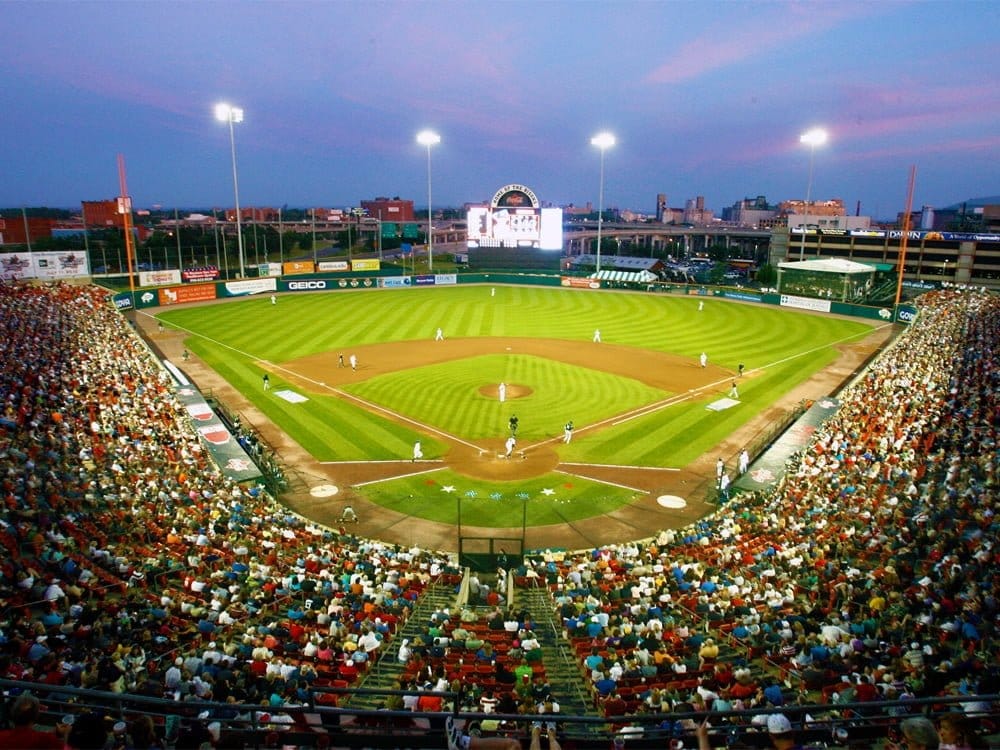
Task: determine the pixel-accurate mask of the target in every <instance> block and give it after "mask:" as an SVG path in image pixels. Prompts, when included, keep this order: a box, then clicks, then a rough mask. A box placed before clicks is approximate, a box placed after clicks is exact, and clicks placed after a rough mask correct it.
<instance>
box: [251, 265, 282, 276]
mask: <svg viewBox="0 0 1000 750" xmlns="http://www.w3.org/2000/svg"><path fill="white" fill-rule="evenodd" d="M257 275H258V276H281V264H280V263H261V264H260V265H258V266H257Z"/></svg>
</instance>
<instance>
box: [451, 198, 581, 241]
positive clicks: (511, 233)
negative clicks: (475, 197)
mask: <svg viewBox="0 0 1000 750" xmlns="http://www.w3.org/2000/svg"><path fill="white" fill-rule="evenodd" d="M466 218H467V222H468V223H467V227H468V239H467V243H466V244H467V246H468V247H469V248H470V249H476V248H534V249H537V250H562V247H563V236H562V234H563V233H562V228H563V227H562V209H561V208H541V207H539V204H538V199H537V198H536V197H535V194H534V193H533V192H532V191H531V190H530V189H529V188H527V187H525V186H524V185H505V186H504V187H502V188H500V189H499V190H498V191H497V192H496V193H495V194H494V196H493V199H492V200H491V201H490V204H489V205H488V206H472V207H470V208H469V212H468V215H467V217H466Z"/></svg>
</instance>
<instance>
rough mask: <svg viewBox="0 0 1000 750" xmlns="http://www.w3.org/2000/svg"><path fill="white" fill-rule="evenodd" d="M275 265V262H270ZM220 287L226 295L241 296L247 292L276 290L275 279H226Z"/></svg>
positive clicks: (260, 292) (276, 282)
mask: <svg viewBox="0 0 1000 750" xmlns="http://www.w3.org/2000/svg"><path fill="white" fill-rule="evenodd" d="M272 265H275V264H272ZM222 288H223V289H224V290H225V295H224V296H226V297H242V296H244V295H247V294H266V293H268V292H276V291H277V290H278V280H277V279H273V278H271V279H243V280H242V281H227V282H226V283H225V284H224V285H223V286H222Z"/></svg>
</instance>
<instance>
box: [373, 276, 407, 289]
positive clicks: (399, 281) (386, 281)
mask: <svg viewBox="0 0 1000 750" xmlns="http://www.w3.org/2000/svg"><path fill="white" fill-rule="evenodd" d="M378 281H379V284H380V285H381V286H382V288H383V289H402V288H403V287H408V286H409V285H410V277H409V276H384V277H382V278H381V279H379V280H378Z"/></svg>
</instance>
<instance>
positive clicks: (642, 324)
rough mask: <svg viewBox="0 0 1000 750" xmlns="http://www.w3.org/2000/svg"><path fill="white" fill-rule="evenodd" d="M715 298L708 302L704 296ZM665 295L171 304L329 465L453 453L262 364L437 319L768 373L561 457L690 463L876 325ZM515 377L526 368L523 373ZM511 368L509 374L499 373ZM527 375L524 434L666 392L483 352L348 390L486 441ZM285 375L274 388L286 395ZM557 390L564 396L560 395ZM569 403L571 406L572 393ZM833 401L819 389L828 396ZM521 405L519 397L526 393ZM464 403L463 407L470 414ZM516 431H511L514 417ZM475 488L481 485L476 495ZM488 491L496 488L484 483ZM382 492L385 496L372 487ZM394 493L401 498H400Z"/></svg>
mask: <svg viewBox="0 0 1000 750" xmlns="http://www.w3.org/2000/svg"><path fill="white" fill-rule="evenodd" d="M701 299H703V300H704V298H701ZM698 301H699V298H696V297H682V296H671V295H653V294H626V293H621V294H619V293H605V292H591V291H579V290H566V289H559V288H551V287H530V286H525V287H506V286H501V287H497V295H496V297H491V296H490V294H489V287H488V286H457V287H452V288H436V289H433V288H432V289H426V288H419V289H418V288H414V289H402V290H378V291H371V290H367V291H347V292H333V293H316V294H297V295H292V294H289V295H283V296H282V297H281V298H280V299H279V302H278V304H277V305H271V304H270V302H269V300H268V299H266V298H260V299H257V298H252V299H245V300H236V301H232V302H229V303H227V304H221V305H208V306H203V307H191V308H186V309H176V310H165V311H163V312H161V313H160V317H161V318H163V320H164V321H165V322H167V323H168V324H170V325H172V326H175V327H177V328H180V329H183V330H185V331H188V332H190V333H191V336H190V337H189V338H188V340H187V342H186V345H187V346H188V348H190V349H191V350H192V351H194V352H196V353H197V354H198V355H199V356H201V357H202V358H203V359H204V360H205V361H206V362H208V363H209V364H210V365H211V366H212V367H214V368H215V369H217V370H218V371H219V372H220V373H221V374H222V376H223V377H225V378H226V379H227V380H228V381H229V382H230V383H232V384H233V385H234V387H236V388H237V389H238V390H240V391H241V392H243V393H244V394H245V395H246V396H247V398H248V399H250V400H251V401H252V402H254V403H255V404H256V405H257V406H258V407H259V408H260V409H261V410H262V411H263V412H264V413H265V414H267V416H268V417H269V418H270V419H271V420H272V421H274V422H275V423H276V424H277V425H279V426H280V427H281V428H282V429H283V430H285V431H286V432H288V433H289V434H290V435H291V436H292V437H293V438H294V439H295V440H296V441H297V442H299V443H300V444H301V445H303V446H304V447H305V448H306V450H308V451H309V452H310V453H311V454H312V455H313V456H315V457H316V458H317V459H319V460H364V459H391V458H401V457H409V455H410V452H411V448H412V445H413V442H414V441H415V440H418V439H419V440H421V441H422V444H423V448H424V455H425V457H427V458H434V457H437V456H440V455H441V454H442V452H443V450H444V449H445V446H444V445H443V444H442V443H440V442H439V441H437V440H435V439H434V437H433V436H432V435H431V434H424V433H421V432H419V431H417V430H415V429H414V428H412V427H409V426H406V425H404V424H400V423H396V422H391V421H389V420H386V419H384V418H382V417H380V416H377V415H374V414H372V413H369V412H368V411H366V410H364V409H362V408H361V407H359V406H355V405H352V404H351V403H348V402H345V401H343V400H341V399H339V398H336V397H332V396H331V397H325V396H311V397H310V398H311V400H310V401H309V402H308V404H307V405H301V404H300V405H295V404H289V403H287V402H285V401H283V400H281V399H277V398H274V397H273V395H268V396H265V395H264V394H263V393H262V391H261V387H260V381H261V375H262V373H263V369H262V368H261V367H260V366H259V365H258V362H259V360H267V361H270V362H273V363H277V364H280V363H283V362H288V361H290V360H294V359H297V358H299V357H303V356H306V355H309V354H315V353H319V352H325V351H341V350H345V349H349V348H350V347H352V346H359V345H363V344H369V343H379V342H388V341H406V340H428V341H429V340H430V339H431V338H432V337H433V335H434V331H435V330H436V328H437V327H438V326H441V327H442V328H444V330H445V333H446V335H447V336H448V337H449V338H451V337H466V336H490V337H492V336H524V337H539V338H556V339H568V340H582V341H590V339H591V337H592V336H593V332H594V329H595V328H600V330H601V333H602V337H603V340H604V341H605V342H606V343H615V344H622V345H626V346H634V347H640V348H647V349H653V350H658V351H663V352H668V353H674V354H678V355H681V356H685V357H689V358H691V359H692V360H695V359H697V357H698V355H699V354H700V353H701V352H702V351H704V352H707V353H708V355H709V357H710V360H711V362H712V363H714V364H719V365H721V366H723V367H728V368H730V369H734V370H735V368H736V366H737V363H739V362H743V363H744V364H745V365H746V367H747V370H748V371H749V370H755V369H757V368H764V369H763V370H762V371H761V372H760V373H759V374H757V375H755V376H754V377H752V378H744V380H743V381H742V382H741V384H740V399H741V403H740V405H739V406H737V407H735V408H732V409H729V410H725V411H722V412H711V411H708V410H706V409H705V402H706V401H708V400H714V399H715V398H718V397H719V396H720V395H725V394H724V390H725V388H722V389H721V390H722V391H723V392H722V393H713V394H705V395H704V396H703V397H699V398H698V399H697V400H694V401H686V402H683V403H681V404H678V405H674V406H670V407H668V408H666V409H664V410H662V411H659V412H657V413H655V414H652V415H650V416H646V417H642V418H638V419H634V420H631V421H628V422H625V423H623V424H621V425H620V426H618V427H614V428H609V429H604V430H601V431H599V432H594V433H593V434H592V435H587V434H586V433H582V434H581V433H578V434H579V435H580V437H579V438H578V439H575V440H574V441H573V443H572V444H570V445H568V446H560V447H559V451H560V455H561V456H562V457H563V458H564V459H565V460H569V461H579V462H593V463H614V464H630V465H644V466H683V465H685V464H687V463H688V462H690V461H691V460H692V459H694V458H696V457H698V456H700V455H702V454H703V453H705V451H707V450H708V449H710V448H711V447H712V446H714V445H716V444H718V443H719V442H720V440H722V439H723V438H725V436H726V435H729V434H731V433H732V432H733V431H735V430H736V429H737V428H739V427H740V426H741V425H742V424H744V423H745V422H746V421H748V420H749V419H750V418H752V417H753V416H755V415H756V414H758V413H759V412H760V411H762V410H764V409H766V408H767V407H769V406H770V405H771V404H772V403H774V401H775V400H776V399H777V398H779V397H780V396H781V395H782V394H784V393H786V392H787V391H788V390H790V389H791V388H793V387H794V386H796V385H797V384H799V383H801V382H803V381H804V380H806V379H808V378H809V377H810V376H811V375H812V374H813V373H814V372H817V371H819V370H821V369H822V368H823V367H825V366H827V365H828V364H829V363H830V362H832V361H833V360H834V359H835V358H836V356H837V353H836V351H835V349H834V348H833V347H834V344H835V343H838V342H845V341H851V340H857V339H859V338H861V337H863V335H864V334H865V333H866V332H868V331H870V329H871V325H870V324H869V323H866V322H862V321H856V320H842V319H838V318H832V317H826V316H821V315H810V314H804V313H797V312H793V311H789V310H784V309H779V308H774V307H765V306H763V305H753V304H739V303H735V302H727V301H722V300H719V299H707V300H704V301H705V307H704V310H703V311H701V312H698V311H697V305H698ZM509 368H513V370H511V369H509ZM501 374H503V375H504V376H505V377H501V376H500V375H501ZM500 380H506V382H521V381H522V380H524V381H532V382H526V383H524V384H525V385H529V386H531V387H532V388H534V389H535V394H533V396H531V397H530V398H534V399H536V400H537V404H538V410H537V412H535V411H534V407H533V406H532V405H530V404H529V403H528V401H527V400H525V401H524V402H523V403H518V405H517V409H518V410H519V411H523V410H524V409H528V410H529V411H530V412H531V413H535V414H537V415H539V416H538V417H535V416H532V417H531V418H530V419H525V418H524V416H523V415H521V414H519V416H522V425H523V427H524V430H525V432H524V434H523V437H539V438H540V437H548V436H551V435H554V434H557V433H558V432H559V430H560V428H561V425H562V424H563V422H565V421H566V419H568V418H572V419H573V420H574V421H575V422H576V424H577V426H578V427H582V426H584V425H585V424H587V423H588V422H590V421H593V420H596V419H598V418H601V417H602V416H603V415H607V414H608V413H621V412H624V411H626V410H627V409H628V408H630V407H631V406H635V405H637V404H640V403H650V402H653V401H658V400H660V399H662V398H663V397H664V392H662V391H659V390H657V389H654V388H650V387H648V386H646V385H644V384H642V383H639V382H638V381H636V380H631V379H628V378H621V377H616V376H612V375H608V374H606V373H601V372H597V371H593V370H587V369H586V368H579V367H572V366H569V365H566V364H564V363H558V362H553V361H550V360H545V359H542V358H537V357H527V356H524V357H513V356H508V357H499V358H498V359H493V358H491V357H477V358H475V359H470V360H464V361H463V360H459V361H456V362H453V363H450V364H445V365H436V366H433V367H424V368H418V369H414V370H410V371H402V372H398V373H393V374H387V375H383V376H378V377H375V378H372V379H370V380H368V381H364V382H361V383H358V384H355V385H352V386H350V388H349V390H350V391H351V392H352V393H356V394H357V395H359V396H363V397H364V398H366V399H370V400H372V401H377V402H379V403H383V404H388V405H391V406H392V408H393V409H395V410H397V411H399V412H400V413H402V414H404V415H405V416H407V417H410V418H412V419H415V420H417V421H419V422H422V423H426V424H430V425H433V426H434V427H436V428H438V429H442V430H444V431H446V432H448V433H451V434H454V435H456V436H458V437H461V438H465V439H470V440H474V439H477V438H480V437H483V436H487V435H491V434H495V433H496V428H497V422H498V421H500V420H503V419H506V412H501V410H500V409H498V408H497V404H496V403H495V402H492V401H491V400H490V399H488V398H486V397H480V396H477V395H476V393H475V389H476V388H477V387H478V385H481V384H483V383H486V382H494V383H495V382H499V381H500ZM286 386H287V383H285V382H283V379H282V378H281V376H280V373H278V374H274V373H272V375H271V388H272V391H273V390H279V389H281V388H283V387H286ZM550 386H551V390H550ZM560 392H561V393H562V394H563V398H562V399H560V396H559V393H560ZM817 395H821V394H817ZM519 401H521V400H519ZM458 403H461V404H462V407H463V408H462V409H458V408H456V404H458ZM501 427H502V423H501ZM470 489H473V490H474V489H475V488H470ZM483 489H484V492H485V493H486V494H487V495H488V494H489V491H487V490H488V488H486V487H485V486H484V488H483ZM369 491H370V492H372V493H375V491H374V490H369ZM389 494H393V493H389Z"/></svg>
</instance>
